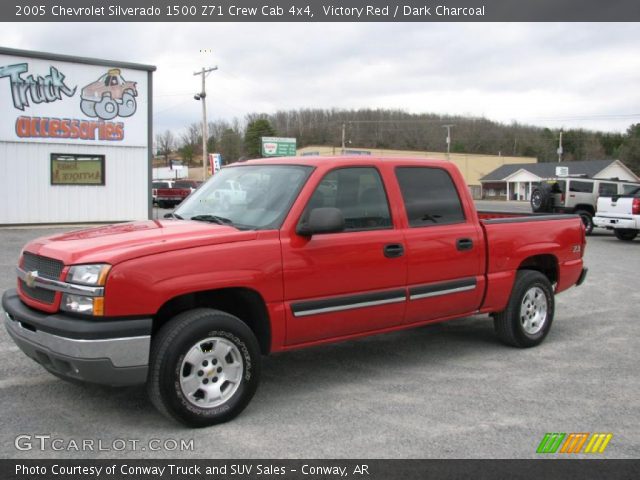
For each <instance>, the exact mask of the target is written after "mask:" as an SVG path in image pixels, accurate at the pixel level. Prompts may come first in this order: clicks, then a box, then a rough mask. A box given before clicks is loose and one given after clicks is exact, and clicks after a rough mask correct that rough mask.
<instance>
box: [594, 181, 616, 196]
mask: <svg viewBox="0 0 640 480" xmlns="http://www.w3.org/2000/svg"><path fill="white" fill-rule="evenodd" d="M617 193H618V185H616V184H615V183H603V182H601V183H600V185H598V195H603V196H606V197H610V196H611V195H616V194H617Z"/></svg>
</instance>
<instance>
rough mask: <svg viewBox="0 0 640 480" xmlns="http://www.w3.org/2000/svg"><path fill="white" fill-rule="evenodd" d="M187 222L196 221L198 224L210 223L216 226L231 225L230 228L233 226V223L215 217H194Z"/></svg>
mask: <svg viewBox="0 0 640 480" xmlns="http://www.w3.org/2000/svg"><path fill="white" fill-rule="evenodd" d="M189 220H196V221H198V222H211V223H216V224H218V225H231V226H232V227H233V226H234V225H233V221H231V220H229V219H228V218H224V217H219V216H217V215H194V216H193V217H191V218H190V219H189Z"/></svg>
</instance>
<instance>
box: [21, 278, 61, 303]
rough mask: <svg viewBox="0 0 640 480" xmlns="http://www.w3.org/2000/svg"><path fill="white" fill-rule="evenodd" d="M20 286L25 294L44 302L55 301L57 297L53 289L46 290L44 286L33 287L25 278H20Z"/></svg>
mask: <svg viewBox="0 0 640 480" xmlns="http://www.w3.org/2000/svg"><path fill="white" fill-rule="evenodd" d="M20 287H21V288H22V291H23V293H24V294H25V295H27V296H28V297H29V298H33V299H34V300H38V301H39V302H43V303H53V300H54V299H55V297H56V292H54V291H53V290H45V289H44V288H33V287H30V286H28V285H27V284H26V283H25V282H24V281H23V280H20Z"/></svg>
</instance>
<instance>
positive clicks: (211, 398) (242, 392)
mask: <svg viewBox="0 0 640 480" xmlns="http://www.w3.org/2000/svg"><path fill="white" fill-rule="evenodd" d="M260 362H261V357H260V348H259V346H258V342H257V340H256V338H255V336H254V335H253V332H252V331H251V329H250V328H249V327H248V326H247V325H246V324H245V323H243V322H242V321H241V320H240V319H238V318H237V317H234V316H233V315H229V314H228V313H225V312H221V311H219V310H213V309H209V308H198V309H195V310H190V311H187V312H184V313H181V314H179V315H178V316H176V317H175V318H174V319H173V320H171V321H170V322H169V323H168V324H166V325H165V326H163V327H162V328H161V329H160V331H159V332H158V334H157V335H156V337H155V338H154V340H153V343H152V346H151V358H150V365H149V377H148V379H147V392H148V394H149V398H150V399H151V402H152V403H153V404H154V405H155V407H156V408H157V409H158V410H159V411H160V412H162V413H163V414H165V415H166V416H168V417H171V418H174V419H176V420H178V421H180V422H182V423H184V424H185V425H188V426H190V427H207V426H210V425H215V424H218V423H223V422H226V421H229V420H231V419H232V418H234V417H235V416H236V415H238V414H239V413H240V412H242V410H244V408H245V407H246V406H247V405H248V403H249V401H250V400H251V398H252V397H253V395H254V394H255V392H256V389H257V387H258V382H259V378H260Z"/></svg>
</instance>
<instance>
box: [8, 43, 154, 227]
mask: <svg viewBox="0 0 640 480" xmlns="http://www.w3.org/2000/svg"><path fill="white" fill-rule="evenodd" d="M154 70H155V67H154V66H150V65H139V64H133V63H126V62H118V61H111V60H99V59H93V58H82V57H73V56H66V55H56V54H49V53H42V52H31V51H24V50H14V49H7V48H0V111H1V112H2V119H1V120H0V191H1V192H2V196H3V201H2V202H0V225H12V224H38V223H77V222H113V221H123V220H142V219H147V218H150V217H151V195H150V184H151V151H152V128H151V119H152V116H151V112H152V103H151V98H152V96H151V94H152V73H153V71H154Z"/></svg>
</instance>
